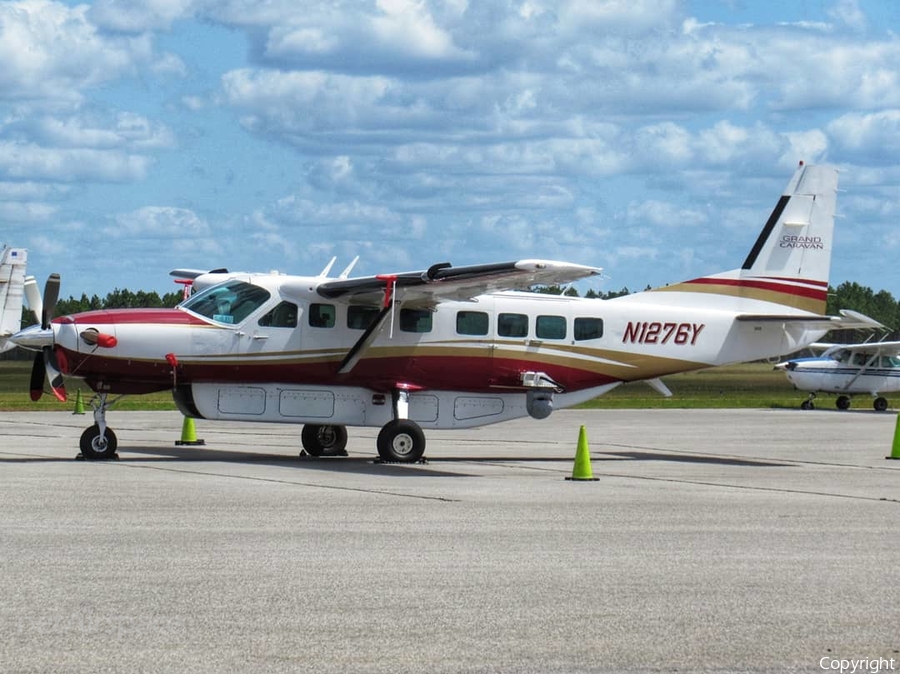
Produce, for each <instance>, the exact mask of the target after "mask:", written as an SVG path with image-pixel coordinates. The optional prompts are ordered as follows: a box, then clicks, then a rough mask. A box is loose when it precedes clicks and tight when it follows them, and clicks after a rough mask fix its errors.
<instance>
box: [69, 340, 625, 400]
mask: <svg viewBox="0 0 900 674" xmlns="http://www.w3.org/2000/svg"><path fill="white" fill-rule="evenodd" d="M65 353H66V356H67V357H68V358H69V361H70V363H69V365H70V368H71V370H72V373H73V374H74V375H75V376H82V377H84V378H85V380H86V381H87V383H88V384H89V385H90V386H91V387H92V388H95V390H96V389H97V387H99V388H100V389H101V390H103V391H106V392H108V393H149V392H152V391H162V390H165V389H167V388H171V386H172V383H173V378H172V368H171V366H170V365H169V364H168V363H167V362H166V361H165V360H162V359H161V360H158V361H156V360H129V359H125V358H114V357H109V356H105V355H102V354H101V353H100V352H99V351H98V352H93V353H91V354H84V353H76V352H73V351H70V350H68V349H65ZM338 366H339V361H337V360H334V361H326V362H317V363H290V362H287V363H286V362H279V363H265V364H258V363H257V364H254V363H247V364H243V363H240V362H239V361H238V360H231V361H229V362H227V363H213V362H197V361H194V362H185V360H183V359H181V360H180V361H179V365H178V373H177V382H178V383H179V384H189V383H200V382H231V383H235V384H254V383H255V384H264V383H276V382H278V383H285V384H292V383H293V384H297V385H299V386H303V385H309V386H362V387H365V388H369V389H371V390H373V391H381V392H386V391H390V390H392V389H393V388H394V387H395V386H396V384H397V382H398V381H406V382H410V383H412V384H414V385H416V386H421V387H422V389H424V390H428V389H436V390H452V391H470V392H473V393H477V392H481V393H483V392H488V391H497V390H498V387H499V388H501V389H509V390H515V389H517V388H519V387H520V386H521V380H520V373H521V372H524V371H527V370H530V369H533V368H534V363H533V362H531V361H528V360H524V359H522V360H520V359H516V358H509V359H507V358H502V359H501V358H489V357H488V358H486V357H467V356H452V357H441V356H437V357H431V356H426V357H412V358H410V357H400V358H370V359H363V360H361V361H360V362H359V363H357V365H356V366H355V367H354V368H353V371H352V372H350V373H348V374H346V375H338V374H337V368H338ZM542 369H543V370H545V371H547V373H548V374H549V375H550V376H551V377H552V378H553V379H554V380H555V381H557V382H559V383H560V384H562V385H563V386H564V387H565V388H566V390H569V391H578V390H580V389H585V388H592V387H595V386H601V385H603V384H609V383H611V382H614V381H618V378H617V377H614V376H611V375H608V374H604V373H601V372H596V371H592V370H588V369H580V368H577V367H566V366H548V365H544V366H542Z"/></svg>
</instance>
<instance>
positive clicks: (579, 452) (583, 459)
mask: <svg viewBox="0 0 900 674" xmlns="http://www.w3.org/2000/svg"><path fill="white" fill-rule="evenodd" d="M566 479H567V480H580V481H593V482H596V481H597V479H598V478H596V477H594V473H593V471H592V470H591V454H590V452H589V451H588V443H587V433H586V432H585V430H584V426H582V427H581V429H580V430H579V431H578V448H577V449H576V450H575V466H574V467H573V468H572V477H567V478H566Z"/></svg>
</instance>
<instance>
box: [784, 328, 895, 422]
mask: <svg viewBox="0 0 900 674" xmlns="http://www.w3.org/2000/svg"><path fill="white" fill-rule="evenodd" d="M810 348H812V349H814V350H818V349H824V351H823V353H822V354H821V355H820V356H816V357H812V358H794V359H792V360H787V361H785V362H783V363H779V364H778V365H776V366H775V367H776V369H779V370H783V371H784V373H785V374H786V375H787V378H788V380H789V381H790V382H791V383H792V384H793V385H794V386H796V387H797V388H798V389H800V390H801V391H807V392H809V397H808V398H807V399H806V400H804V401H803V402H802V403H801V404H800V407H801V408H803V409H805V410H811V409H813V408H814V407H815V404H814V403H813V400H815V398H816V394H817V393H834V394H837V398H836V400H835V405H836V406H837V408H838V409H840V410H846V409H849V407H850V398H851V396H853V395H857V394H865V395H870V396H872V398H873V407H874V408H875V409H876V410H877V411H879V412H883V411H885V410H886V409H887V408H888V401H887V399H886V398H885V397H884V395H885V394H886V393H893V392H896V391H900V342H869V343H863V344H812V345H811V346H810Z"/></svg>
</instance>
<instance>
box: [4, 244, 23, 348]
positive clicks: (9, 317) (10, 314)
mask: <svg viewBox="0 0 900 674" xmlns="http://www.w3.org/2000/svg"><path fill="white" fill-rule="evenodd" d="M27 263H28V251H26V250H25V249H24V248H10V247H8V246H3V247H2V248H0V353H2V352H3V351H8V350H9V349H14V348H15V346H16V345H15V344H14V343H13V342H11V341H10V339H9V338H10V337H11V336H12V335H13V334H15V333H17V332H18V331H19V330H20V329H21V328H22V306H23V303H22V300H23V296H24V292H25V267H26V265H27Z"/></svg>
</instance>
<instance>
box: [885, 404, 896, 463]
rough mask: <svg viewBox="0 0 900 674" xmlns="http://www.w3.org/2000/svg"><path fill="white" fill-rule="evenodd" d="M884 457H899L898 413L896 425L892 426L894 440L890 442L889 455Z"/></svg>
mask: <svg viewBox="0 0 900 674" xmlns="http://www.w3.org/2000/svg"><path fill="white" fill-rule="evenodd" d="M884 458H885V459H900V414H898V415H897V425H896V426H895V427H894V442H893V443H891V455H890V456H886V457H884Z"/></svg>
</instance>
